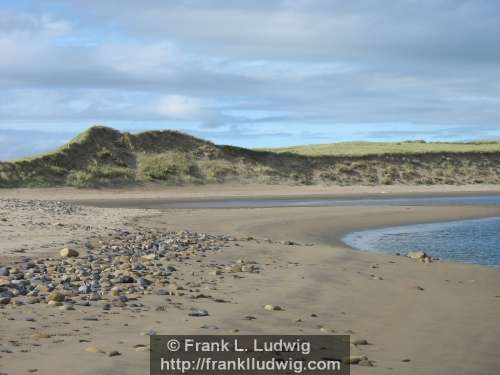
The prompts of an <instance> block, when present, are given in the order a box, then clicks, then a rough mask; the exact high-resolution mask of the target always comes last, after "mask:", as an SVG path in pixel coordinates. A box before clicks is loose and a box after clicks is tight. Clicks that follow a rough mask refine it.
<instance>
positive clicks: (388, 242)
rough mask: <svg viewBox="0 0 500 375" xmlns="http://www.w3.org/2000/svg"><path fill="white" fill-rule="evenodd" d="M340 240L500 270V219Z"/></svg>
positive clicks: (379, 232) (360, 234)
mask: <svg viewBox="0 0 500 375" xmlns="http://www.w3.org/2000/svg"><path fill="white" fill-rule="evenodd" d="M342 241H343V242H344V243H346V244H347V245H348V246H350V247H352V248H355V249H358V250H367V251H376V252H383V253H389V254H395V253H396V252H399V253H406V252H408V251H412V250H424V251H425V252H426V253H428V254H430V255H432V256H433V257H438V258H440V259H443V260H451V261H458V262H463V263H472V264H482V265H490V266H496V267H500V217H494V218H486V219H472V220H460V221H452V222H444V223H432V224H417V225H403V226H396V227H388V228H381V229H372V230H364V231H359V232H353V233H350V234H348V235H346V236H344V237H343V238H342Z"/></svg>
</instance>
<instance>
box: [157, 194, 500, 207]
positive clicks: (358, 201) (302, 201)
mask: <svg viewBox="0 0 500 375" xmlns="http://www.w3.org/2000/svg"><path fill="white" fill-rule="evenodd" d="M377 205H391V206H399V205H400V206H436V205H441V206H446V205H500V195H479V196H442V197H439V196H433V197H423V196H418V197H398V198H395V197H387V198H282V199H221V200H206V201H204V200H200V201H192V200H190V201H185V202H182V201H176V202H164V203H160V204H159V205H158V206H156V207H157V208H259V207H329V206H377Z"/></svg>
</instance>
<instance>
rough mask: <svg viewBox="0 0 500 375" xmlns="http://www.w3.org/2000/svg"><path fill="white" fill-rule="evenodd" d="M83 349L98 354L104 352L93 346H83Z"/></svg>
mask: <svg viewBox="0 0 500 375" xmlns="http://www.w3.org/2000/svg"><path fill="white" fill-rule="evenodd" d="M85 351H86V352H88V353H99V354H106V352H105V351H104V350H102V349H100V348H97V347H95V346H89V347H87V348H85Z"/></svg>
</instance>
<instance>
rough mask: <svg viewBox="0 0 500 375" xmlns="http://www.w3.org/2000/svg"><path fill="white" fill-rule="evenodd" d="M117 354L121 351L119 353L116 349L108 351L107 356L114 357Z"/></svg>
mask: <svg viewBox="0 0 500 375" xmlns="http://www.w3.org/2000/svg"><path fill="white" fill-rule="evenodd" d="M119 355H122V353H120V352H119V351H118V350H112V351H110V352H109V353H108V357H116V356H119Z"/></svg>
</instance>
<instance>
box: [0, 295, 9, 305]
mask: <svg viewBox="0 0 500 375" xmlns="http://www.w3.org/2000/svg"><path fill="white" fill-rule="evenodd" d="M9 303H10V297H0V305H8V304H9Z"/></svg>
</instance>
